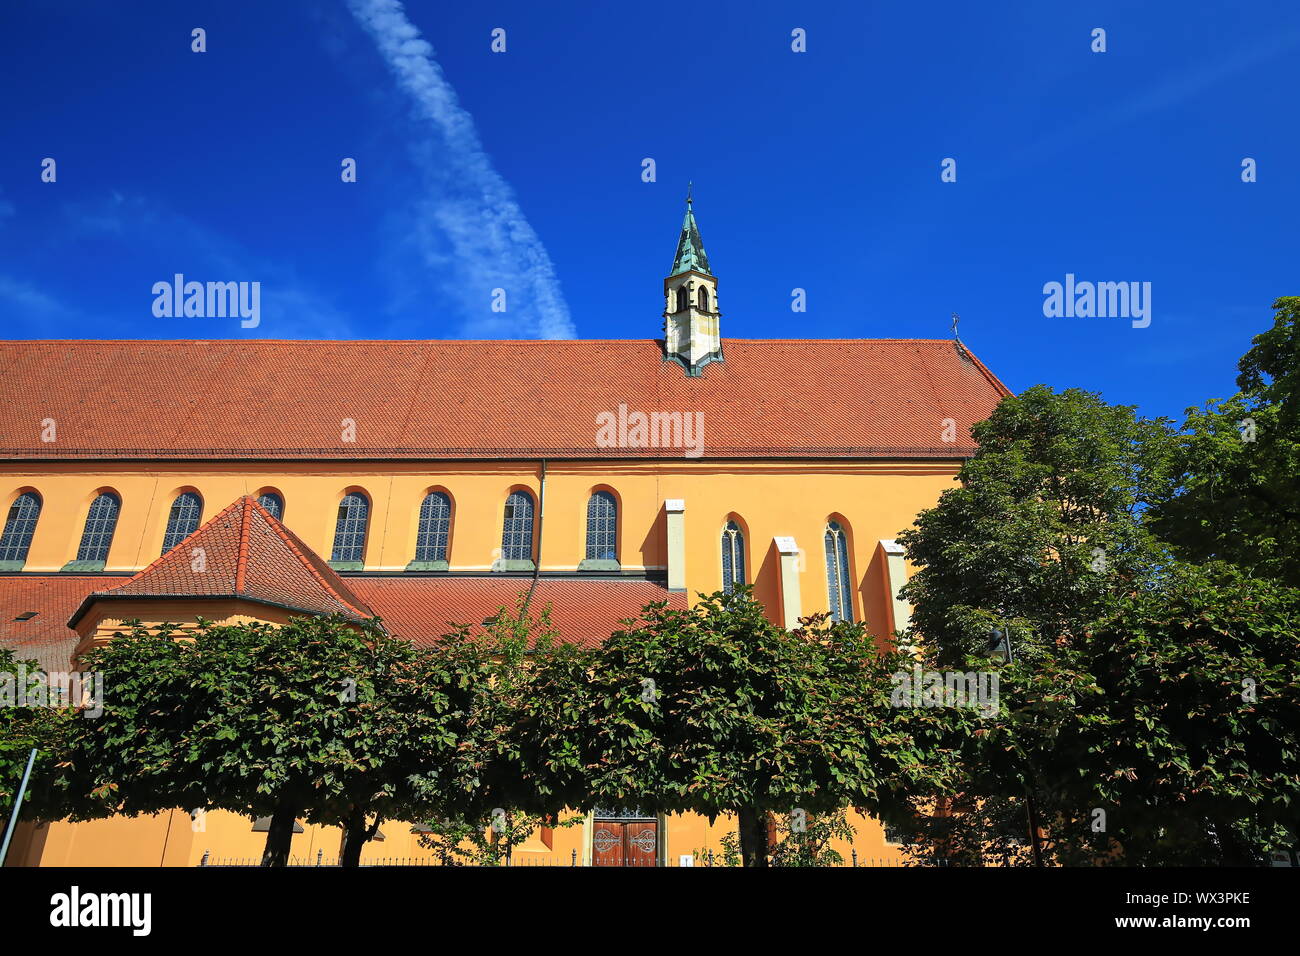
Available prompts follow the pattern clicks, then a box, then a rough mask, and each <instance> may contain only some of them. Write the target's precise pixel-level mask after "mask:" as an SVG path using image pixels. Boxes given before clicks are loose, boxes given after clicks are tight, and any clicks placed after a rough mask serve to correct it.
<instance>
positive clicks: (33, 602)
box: [0, 574, 129, 671]
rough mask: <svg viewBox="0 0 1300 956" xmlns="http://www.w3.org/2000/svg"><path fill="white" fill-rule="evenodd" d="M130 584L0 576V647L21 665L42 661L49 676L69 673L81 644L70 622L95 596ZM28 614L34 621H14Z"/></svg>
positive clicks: (89, 577) (105, 579)
mask: <svg viewBox="0 0 1300 956" xmlns="http://www.w3.org/2000/svg"><path fill="white" fill-rule="evenodd" d="M127 580H129V579H128V578H124V577H106V576H104V575H97V574H96V575H82V574H56V575H49V576H46V575H35V574H6V575H0V646H3V647H8V648H10V649H11V650H13V652H14V655H15V656H16V657H17V658H18V659H19V660H20V661H21V660H35V661H39V662H40V665H41V667H43V668H44V669H45V670H47V671H65V670H67V669H68V668H69V667H70V666H71V662H72V652H73V650H75V649H76V646H77V642H78V641H79V640H80V638H79V637H78V635H77V632H76V631H74V630H72V628H70V627H68V618H70V617H71V616H72V612H73V611H75V610H76V609H77V607H78V606H79V605H80V604H81V602H82V600H83V599H84V598H85V597H86V595H87V594H89V593H90V592H91V591H94V590H96V589H100V588H106V587H112V586H114V585H116V584H121V583H123V582H124V581H127ZM28 611H35V612H36V616H35V617H34V618H31V619H30V620H27V621H16V620H14V618H16V617H18V615H20V614H25V613H26V612H28Z"/></svg>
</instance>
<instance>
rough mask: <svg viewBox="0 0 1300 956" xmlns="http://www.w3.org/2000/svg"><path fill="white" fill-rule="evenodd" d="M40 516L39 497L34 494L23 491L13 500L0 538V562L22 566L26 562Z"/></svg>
mask: <svg viewBox="0 0 1300 956" xmlns="http://www.w3.org/2000/svg"><path fill="white" fill-rule="evenodd" d="M40 516H41V496H40V495H38V494H37V493H36V492H34V491H25V492H23V493H22V494H21V495H19V496H18V497H17V498H15V499H14V503H13V504H12V505H10V506H9V516H8V517H7V518H5V530H4V536H3V537H0V561H16V562H17V563H18V564H22V563H23V562H24V561H26V560H27V549H28V548H30V547H31V545H32V535H33V534H34V533H35V532H36V519H37V518H39V517H40Z"/></svg>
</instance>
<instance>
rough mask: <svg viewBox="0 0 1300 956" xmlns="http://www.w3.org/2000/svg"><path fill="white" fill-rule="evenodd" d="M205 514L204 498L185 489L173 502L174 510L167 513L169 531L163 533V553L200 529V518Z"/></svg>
mask: <svg viewBox="0 0 1300 956" xmlns="http://www.w3.org/2000/svg"><path fill="white" fill-rule="evenodd" d="M202 514H203V499H202V498H200V497H199V496H198V494H197V493H195V492H193V491H184V492H181V493H180V494H179V495H177V496H176V500H175V501H173V502H172V510H171V512H170V513H169V514H168V515H167V531H166V533H165V534H164V535H163V546H162V553H163V554H166V553H167V552H168V551H170V550H171V549H172V548H174V547H176V545H178V544H180V543H181V542H182V541H184V540H185V539H186V538H188V537H189V536H190V535H192V534H193V533H194V532H195V531H198V530H199V518H200V517H201V516H202Z"/></svg>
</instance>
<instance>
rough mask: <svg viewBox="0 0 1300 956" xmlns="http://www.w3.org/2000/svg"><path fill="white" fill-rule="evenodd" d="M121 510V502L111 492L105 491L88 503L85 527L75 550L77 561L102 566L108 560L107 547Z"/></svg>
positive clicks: (110, 542)
mask: <svg viewBox="0 0 1300 956" xmlns="http://www.w3.org/2000/svg"><path fill="white" fill-rule="evenodd" d="M121 510H122V500H121V499H120V498H118V496H117V495H115V494H114V493H113V492H111V491H105V492H103V493H102V494H100V495H99V497H97V498H96V499H95V500H94V501H92V502H91V503H90V511H89V512H87V513H86V527H85V529H84V530H83V531H82V532H81V546H80V547H79V548H77V561H78V562H82V561H92V562H97V563H99V564H103V563H104V562H106V561H107V560H108V547H109V545H111V544H112V543H113V532H114V531H116V530H117V516H118V513H119V512H120V511H121Z"/></svg>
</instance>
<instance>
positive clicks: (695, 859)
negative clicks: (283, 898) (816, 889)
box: [198, 850, 941, 869]
mask: <svg viewBox="0 0 1300 956" xmlns="http://www.w3.org/2000/svg"><path fill="white" fill-rule="evenodd" d="M686 856H687V857H688V858H689V862H686V861H685V860H684V859H683V857H682V856H678V857H676V858H669V859H664V860H658V861H654V862H647V863H641V864H620V866H629V867H637V868H642V869H653V868H660V867H667V868H678V869H689V868H694V867H722V868H725V867H726V864H725V863H724V862H723V858H722V854H721V853H715V852H714V851H713V850H708V851H706V852H704V853H700V854H689V855H686ZM198 865H199V866H213V867H250V866H253V867H255V866H261V865H262V858H261V857H260V856H242V857H234V856H227V857H220V856H214V855H212V853H211V851H208V852H205V853H204V854H203V858H202V859H201V860H200V861H199V864H198ZM341 865H342V864H341V862H340V858H339V857H337V856H328V857H327V856H326V855H325V851H324V850H317V851H316V853H315V855H314V856H312V855H309V856H305V857H300V856H292V857H290V858H289V861H288V862H287V863H286V864H285V866H289V867H338V866H341ZM359 865H360V866H362V867H384V866H392V867H405V866H450V867H459V866H475V865H477V864H473V863H465V862H451V863H448V862H447V861H446V860H444V859H443V857H442V856H441V855H438V854H430V855H428V856H385V857H366V858H364V859H363V860H362V861H361V863H360V864H359ZM497 865H499V866H512V867H514V866H523V867H576V866H591V865H592V864H590V863H584V862H583V861H582V860H580V859H579V858H578V851H577V850H573V851H572V852H570V853H569V854H568V855H567V856H564V855H556V856H540V855H538V854H536V853H527V852H524V853H518V854H514V855H512V856H511V858H510V859H509V860H508V861H504V860H503V861H502V862H501V863H500V864H497ZM938 865H941V863H936V862H919V861H909V860H901V859H898V858H892V857H863V856H858V854H857V851H856V850H855V851H852V852H851V853H850V855H849V856H848V857H846V858H845V859H844V860H843V862H841V863H839V864H836V865H835V866H833V867H829V868H831V869H846V868H854V867H915V866H938ZM607 868H615V867H607Z"/></svg>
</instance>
